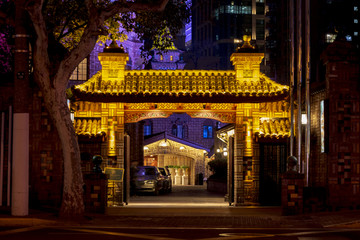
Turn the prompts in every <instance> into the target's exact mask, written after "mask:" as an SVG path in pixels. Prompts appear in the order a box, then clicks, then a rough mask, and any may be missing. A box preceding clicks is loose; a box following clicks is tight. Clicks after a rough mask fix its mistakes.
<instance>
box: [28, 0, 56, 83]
mask: <svg viewBox="0 0 360 240" xmlns="http://www.w3.org/2000/svg"><path fill="white" fill-rule="evenodd" d="M42 6H43V0H30V1H28V2H27V3H26V10H27V11H28V13H29V16H30V18H31V21H32V23H33V26H34V29H35V32H36V44H35V45H34V59H33V62H34V65H35V66H37V67H35V68H34V74H35V75H36V74H38V75H39V74H40V75H44V74H45V75H47V76H46V78H45V79H48V80H49V81H41V82H38V84H40V85H41V86H42V87H44V88H48V87H50V72H49V70H48V69H49V65H50V60H49V55H48V42H49V39H48V35H47V31H46V25H45V21H44V18H43V16H42V12H41V9H42ZM35 79H40V78H36V77H35ZM41 79H44V78H41Z"/></svg>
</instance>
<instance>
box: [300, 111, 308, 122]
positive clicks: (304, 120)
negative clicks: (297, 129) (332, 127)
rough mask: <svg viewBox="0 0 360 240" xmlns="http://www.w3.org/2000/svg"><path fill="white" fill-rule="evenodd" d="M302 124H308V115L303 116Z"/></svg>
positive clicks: (303, 114)
mask: <svg viewBox="0 0 360 240" xmlns="http://www.w3.org/2000/svg"><path fill="white" fill-rule="evenodd" d="M301 124H303V125H305V124H307V116H306V113H302V114H301Z"/></svg>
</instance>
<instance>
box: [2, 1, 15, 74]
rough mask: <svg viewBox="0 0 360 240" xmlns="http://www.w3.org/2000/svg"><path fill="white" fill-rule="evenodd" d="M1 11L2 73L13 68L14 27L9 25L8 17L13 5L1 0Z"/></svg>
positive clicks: (8, 71)
mask: <svg viewBox="0 0 360 240" xmlns="http://www.w3.org/2000/svg"><path fill="white" fill-rule="evenodd" d="M0 11H3V14H1V15H0V74H8V73H10V72H11V69H12V68H11V64H12V61H11V59H12V52H11V48H12V45H13V41H12V38H11V35H12V33H13V28H12V26H11V25H9V22H10V21H9V20H10V19H6V14H7V12H8V11H13V5H12V4H11V3H10V2H9V1H8V0H0Z"/></svg>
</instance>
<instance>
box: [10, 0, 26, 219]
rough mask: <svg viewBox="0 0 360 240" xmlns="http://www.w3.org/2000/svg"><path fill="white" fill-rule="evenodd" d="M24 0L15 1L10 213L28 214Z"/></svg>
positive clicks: (15, 214)
mask: <svg viewBox="0 0 360 240" xmlns="http://www.w3.org/2000/svg"><path fill="white" fill-rule="evenodd" d="M27 16H28V15H27V12H26V10H25V0H17V1H15V35H14V38H15V52H14V124H13V163H12V192H11V214H12V215H14V216H26V215H28V214H29V105H28V101H29V100H28V99H29V97H28V96H29V42H28V37H29V36H28V35H27V31H26V27H25V26H26V23H27Z"/></svg>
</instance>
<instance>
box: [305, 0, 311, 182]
mask: <svg viewBox="0 0 360 240" xmlns="http://www.w3.org/2000/svg"><path fill="white" fill-rule="evenodd" d="M305 64H306V69H305V71H306V74H305V79H306V82H305V83H306V86H305V108H306V118H307V123H306V131H305V186H307V187H308V186H309V161H310V123H311V122H310V121H311V119H310V0H305Z"/></svg>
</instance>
